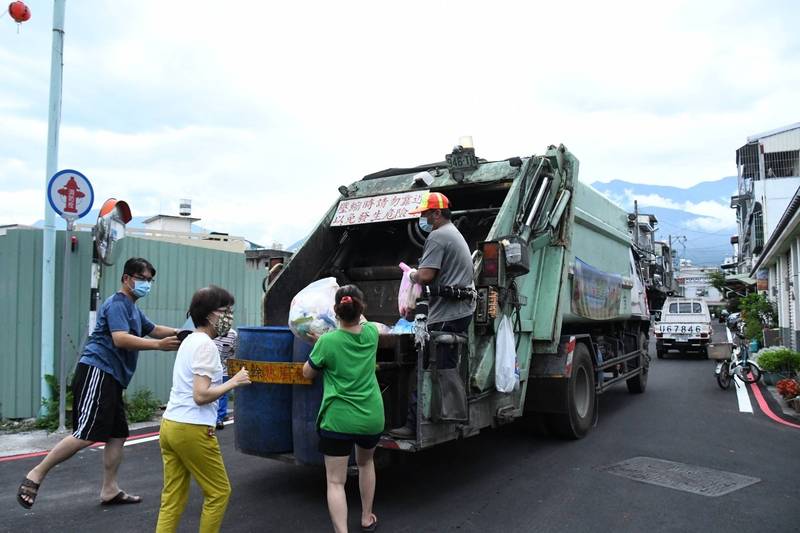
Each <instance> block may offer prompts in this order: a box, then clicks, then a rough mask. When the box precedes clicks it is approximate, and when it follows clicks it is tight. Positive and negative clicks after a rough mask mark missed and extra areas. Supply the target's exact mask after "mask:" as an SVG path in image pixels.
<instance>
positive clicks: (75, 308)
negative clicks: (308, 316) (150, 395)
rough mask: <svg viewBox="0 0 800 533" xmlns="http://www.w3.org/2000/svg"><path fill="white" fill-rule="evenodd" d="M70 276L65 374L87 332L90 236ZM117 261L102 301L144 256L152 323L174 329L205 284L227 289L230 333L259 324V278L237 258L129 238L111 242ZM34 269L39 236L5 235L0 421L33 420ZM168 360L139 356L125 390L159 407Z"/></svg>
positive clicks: (105, 275)
mask: <svg viewBox="0 0 800 533" xmlns="http://www.w3.org/2000/svg"><path fill="white" fill-rule="evenodd" d="M76 235H77V237H78V246H77V249H76V251H75V252H72V254H73V255H72V260H73V263H72V268H71V276H70V279H71V281H70V287H71V295H70V324H69V338H70V341H69V342H68V344H67V348H68V349H67V351H66V357H67V368H68V369H69V370H68V372H69V373H72V369H73V368H74V365H75V363H76V361H77V359H78V354H79V349H80V346H81V343H82V341H83V340H85V338H86V335H87V333H88V328H89V316H90V315H89V310H90V297H91V281H92V280H91V276H92V274H91V262H92V246H93V243H92V236H91V234H90V233H88V232H77V233H76ZM63 239H64V232H63V231H60V232H58V233H57V239H56V258H57V262H56V298H55V309H56V321H55V328H54V329H55V331H54V335H55V337H54V339H55V345H56V350H55V351H56V354H55V355H56V360H55V370H56V373H57V372H58V369H59V357H60V352H61V350H60V331H61V329H60V328H61V323H60V314H61V294H62V289H61V285H62V282H61V280H62V275H61V272H62V266H61V265H62V258H63V252H64V240H63ZM118 245H119V246H120V250H119V252H120V253H119V256H118V257H119V260H118V262H117V264H115V265H114V266H112V267H103V268H102V269H101V271H100V282H99V292H100V301H101V302H102V301H103V300H105V299H106V298H107V297H108V296H110V295H111V294H113V293H114V292H115V291H116V290H117V289H118V288H119V284H120V278H121V276H122V267H123V265H124V262H125V259H127V258H128V257H132V256H137V257H145V258H147V259H148V260H149V261H150V262H152V263H153V265H154V266H155V267H156V270H157V276H156V283H155V284H154V286H153V290H152V292H151V293H150V295H149V296H147V297H146V298H143V299H142V300H140V301H139V305H140V307H141V309H142V310H143V311H144V312H145V314H146V315H147V316H148V317H150V319H151V320H153V321H154V322H155V323H157V324H162V325H167V326H175V327H180V326H181V325H182V324H183V323H184V321H185V320H186V318H185V316H186V310H187V309H188V306H189V302H190V300H191V297H192V294H193V293H194V291H195V290H196V289H197V288H200V287H203V286H205V285H208V284H210V283H214V284H216V285H220V286H222V287H225V288H226V289H228V290H230V291H231V292H232V293H233V295H234V296H235V298H236V305H235V307H234V309H235V318H234V326H235V327H236V326H243V325H256V324H259V323H260V320H261V296H262V290H261V281H262V278H263V277H264V273H262V272H261V271H259V270H248V269H246V267H245V259H244V254H243V253H236V252H227V251H219V250H209V249H207V248H200V247H195V246H187V245H181V244H175V243H168V242H161V241H156V240H148V239H141V238H134V237H128V238H125V239H123V240H122V241H120V242H119V243H118ZM41 262H42V230H40V229H11V230H8V231H7V232H6V233H5V234H4V235H0V272H2V274H3V275H2V276H0V324H2V325H3V328H2V329H0V417H2V418H27V417H32V416H36V414H37V413H38V411H39V405H40V402H41V390H40V383H39V381H40V378H39V372H40V370H39V369H40V361H41V352H40V338H41ZM174 360H175V354H174V352H173V353H164V352H151V351H147V352H141V353H140V356H139V366H138V369H137V372H136V375H135V376H134V379H133V381H132V383H131V385H130V389H131V390H132V391H133V390H136V389H138V388H142V387H146V388H148V389H150V390H152V391H153V392H154V393H155V395H156V397H158V398H159V399H160V400H161V401H162V402H166V400H167V398H168V397H169V389H170V387H171V383H172V365H173V362H174Z"/></svg>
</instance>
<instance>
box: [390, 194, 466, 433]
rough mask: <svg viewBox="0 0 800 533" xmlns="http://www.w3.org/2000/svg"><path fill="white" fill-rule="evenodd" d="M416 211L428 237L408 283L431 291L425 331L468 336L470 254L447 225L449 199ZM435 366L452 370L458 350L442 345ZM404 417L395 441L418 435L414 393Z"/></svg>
mask: <svg viewBox="0 0 800 533" xmlns="http://www.w3.org/2000/svg"><path fill="white" fill-rule="evenodd" d="M416 213H419V214H420V217H419V226H420V228H421V229H422V231H424V232H426V233H429V235H428V238H427V240H426V241H425V246H424V248H423V250H422V259H420V261H419V267H418V269H417V270H412V271H411V274H410V276H411V281H413V282H414V283H419V284H421V285H426V286H428V287H429V289H430V306H429V310H428V331H446V332H450V333H460V334H466V332H467V327H468V326H469V323H470V322H471V321H472V314H473V313H474V312H475V302H476V298H475V296H476V293H475V281H474V279H473V276H474V274H473V267H472V256H471V255H470V252H469V246H468V245H467V241H466V240H464V236H463V235H461V232H459V231H458V228H456V227H455V226H454V225H453V224H452V222H450V217H451V214H450V200H448V199H447V197H446V196H445V195H444V194H442V193H439V192H432V193H428V194H427V195H425V196H423V198H422V202H421V203H420V205H419V207H417V208H416V209H413V210H411V211H409V214H416ZM440 350H441V353H439V354H437V359H436V361H437V367H438V368H455V367H456V366H457V365H458V351H457V350H456V349H453V347H449V346H442V347H440ZM408 404H409V405H408V416H407V417H406V423H405V425H404V426H402V427H399V428H394V429H392V430H391V431H390V432H389V435H391V436H392V437H395V438H398V439H413V438H414V437H416V434H417V393H416V391H415V392H413V393H412V394H411V398H410V399H409V402H408Z"/></svg>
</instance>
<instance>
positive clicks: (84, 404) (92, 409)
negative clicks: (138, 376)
mask: <svg viewBox="0 0 800 533" xmlns="http://www.w3.org/2000/svg"><path fill="white" fill-rule="evenodd" d="M72 428H73V432H72V436H73V437H75V438H76V439H81V440H89V441H92V442H108V440H109V439H114V438H119V439H124V438H127V437H128V435H129V433H128V419H127V418H126V417H125V404H124V403H123V401H122V385H121V384H120V383H119V381H117V380H116V379H114V376H112V375H111V374H109V373H107V372H103V371H102V370H100V369H99V368H97V367H94V366H90V365H87V364H84V363H79V364H78V368H76V369H75V378H74V379H73V380H72Z"/></svg>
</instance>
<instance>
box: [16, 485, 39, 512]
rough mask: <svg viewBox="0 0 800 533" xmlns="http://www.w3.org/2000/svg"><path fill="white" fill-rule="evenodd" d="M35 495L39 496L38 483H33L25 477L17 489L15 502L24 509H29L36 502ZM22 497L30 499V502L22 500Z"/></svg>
mask: <svg viewBox="0 0 800 533" xmlns="http://www.w3.org/2000/svg"><path fill="white" fill-rule="evenodd" d="M37 494H39V483H35V482H33V481H31V480H30V479H28V478H27V477H26V478H25V479H23V480H22V483H20V484H19V488H18V489H17V502H19V504H20V505H21V506H23V507H24V508H25V509H30V508H31V507H33V504H34V502H35V501H36V495H37ZM23 496H27V497H28V498H30V501H28V500H26V499H25V498H23Z"/></svg>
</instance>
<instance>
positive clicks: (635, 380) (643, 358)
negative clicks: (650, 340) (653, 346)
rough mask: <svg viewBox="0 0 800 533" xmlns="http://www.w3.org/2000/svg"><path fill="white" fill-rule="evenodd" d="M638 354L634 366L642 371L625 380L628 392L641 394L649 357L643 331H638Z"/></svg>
mask: <svg viewBox="0 0 800 533" xmlns="http://www.w3.org/2000/svg"><path fill="white" fill-rule="evenodd" d="M639 351H640V352H641V355H639V359H638V364H637V365H636V368H639V367H641V368H642V369H643V370H642V373H641V374H639V375H637V376H634V377H632V378H631V379H629V380H627V381H625V384H626V385H628V392H630V393H633V394H641V393H643V392H644V389H645V388H647V374H648V373H649V371H650V358H649V357H648V356H647V335H645V334H644V332H641V333H639Z"/></svg>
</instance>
